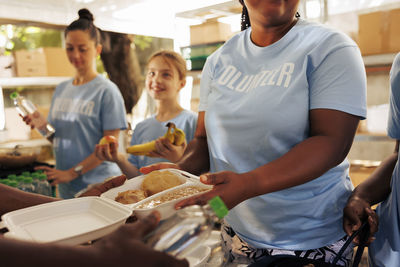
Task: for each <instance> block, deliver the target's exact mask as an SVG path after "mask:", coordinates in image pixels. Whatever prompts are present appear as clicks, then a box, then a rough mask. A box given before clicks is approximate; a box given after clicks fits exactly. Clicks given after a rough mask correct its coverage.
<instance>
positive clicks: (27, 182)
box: [18, 177, 35, 193]
mask: <svg viewBox="0 0 400 267" xmlns="http://www.w3.org/2000/svg"><path fill="white" fill-rule="evenodd" d="M18 188H19V189H21V190H22V191H25V192H29V193H34V192H35V187H34V186H33V184H32V177H24V179H23V180H22V183H21V184H19V185H18Z"/></svg>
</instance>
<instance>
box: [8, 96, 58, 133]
mask: <svg viewBox="0 0 400 267" xmlns="http://www.w3.org/2000/svg"><path fill="white" fill-rule="evenodd" d="M10 98H11V100H12V101H13V102H14V105H15V107H16V109H17V111H18V113H19V114H21V116H23V117H25V116H26V115H28V114H30V115H32V114H33V113H34V112H35V111H37V108H36V107H35V105H34V104H33V103H32V102H31V101H29V100H28V99H26V98H25V97H23V96H20V95H19V94H18V93H17V92H13V93H11V95H10ZM32 124H33V126H34V127H35V129H36V130H37V131H38V132H39V133H40V134H41V135H43V136H44V137H45V138H50V137H51V136H53V135H54V133H55V129H54V127H53V126H52V125H51V124H49V123H48V122H47V121H46V119H45V118H44V117H43V115H42V114H40V113H39V116H38V117H36V116H35V117H34V116H32Z"/></svg>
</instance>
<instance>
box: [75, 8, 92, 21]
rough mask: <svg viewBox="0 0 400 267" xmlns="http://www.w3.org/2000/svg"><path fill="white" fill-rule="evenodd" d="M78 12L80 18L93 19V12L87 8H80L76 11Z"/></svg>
mask: <svg viewBox="0 0 400 267" xmlns="http://www.w3.org/2000/svg"><path fill="white" fill-rule="evenodd" d="M78 14H79V18H80V19H87V20H89V21H93V20H94V18H93V14H92V13H90V11H89V10H88V9H86V8H82V9H80V10H79V11H78Z"/></svg>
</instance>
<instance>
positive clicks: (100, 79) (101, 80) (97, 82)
mask: <svg viewBox="0 0 400 267" xmlns="http://www.w3.org/2000/svg"><path fill="white" fill-rule="evenodd" d="M91 86H94V87H96V88H97V89H98V90H102V91H104V92H106V93H112V94H115V93H117V94H120V90H119V89H118V86H117V85H116V84H115V83H114V82H113V81H111V80H110V79H109V78H106V77H104V76H103V75H101V74H99V75H97V77H96V78H95V79H94V80H93V83H92V84H91Z"/></svg>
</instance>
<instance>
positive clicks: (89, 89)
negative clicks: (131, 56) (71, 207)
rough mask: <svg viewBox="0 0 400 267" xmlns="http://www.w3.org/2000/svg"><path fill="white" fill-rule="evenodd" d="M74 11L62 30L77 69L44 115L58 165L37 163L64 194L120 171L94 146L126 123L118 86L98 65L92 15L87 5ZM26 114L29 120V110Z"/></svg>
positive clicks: (98, 46)
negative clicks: (97, 153)
mask: <svg viewBox="0 0 400 267" xmlns="http://www.w3.org/2000/svg"><path fill="white" fill-rule="evenodd" d="M78 14H79V19H77V20H75V21H73V22H72V23H71V24H70V25H69V26H68V27H67V28H66V29H65V32H64V36H65V47H66V52H67V57H68V59H69V61H70V62H71V64H72V65H73V66H74V68H75V70H76V73H75V76H74V77H73V78H72V79H70V80H68V81H65V82H62V83H61V84H59V85H58V86H57V87H56V89H55V92H54V95H53V99H52V103H51V107H50V112H49V116H48V121H49V123H50V124H52V125H53V126H54V128H55V130H56V132H55V135H54V138H53V139H52V143H53V148H54V154H55V158H56V166H55V168H50V167H45V166H43V167H38V168H37V169H41V170H44V171H45V172H46V173H47V177H48V179H49V180H50V181H51V184H52V185H56V184H58V189H59V193H60V196H61V197H62V198H72V197H74V195H75V194H76V193H77V192H79V191H80V190H82V189H84V188H86V187H87V186H88V185H89V184H93V183H99V182H102V181H103V180H104V179H105V178H107V177H109V176H114V175H119V174H121V171H120V169H119V168H118V166H117V165H116V164H115V163H112V162H106V161H104V162H103V161H101V160H99V159H98V158H97V157H96V156H95V154H94V152H93V150H94V147H95V146H96V144H97V143H98V142H99V140H100V139H101V138H102V137H103V136H106V135H113V136H115V137H116V138H118V136H119V132H120V130H123V129H126V125H127V122H126V117H125V116H126V112H125V107H124V100H123V98H122V95H121V93H120V91H119V89H118V88H117V86H116V85H115V84H114V83H113V82H111V81H110V80H108V79H106V78H104V77H103V76H102V75H100V74H99V73H97V71H96V65H95V59H96V57H97V56H99V54H100V52H101V44H100V32H99V30H98V29H97V28H96V26H95V25H94V24H93V15H92V14H91V13H90V11H89V10H87V9H81V10H79V12H78ZM24 120H25V122H26V123H27V124H29V125H31V124H32V120H31V119H30V118H29V116H27V117H25V118H24ZM31 126H33V125H31Z"/></svg>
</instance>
